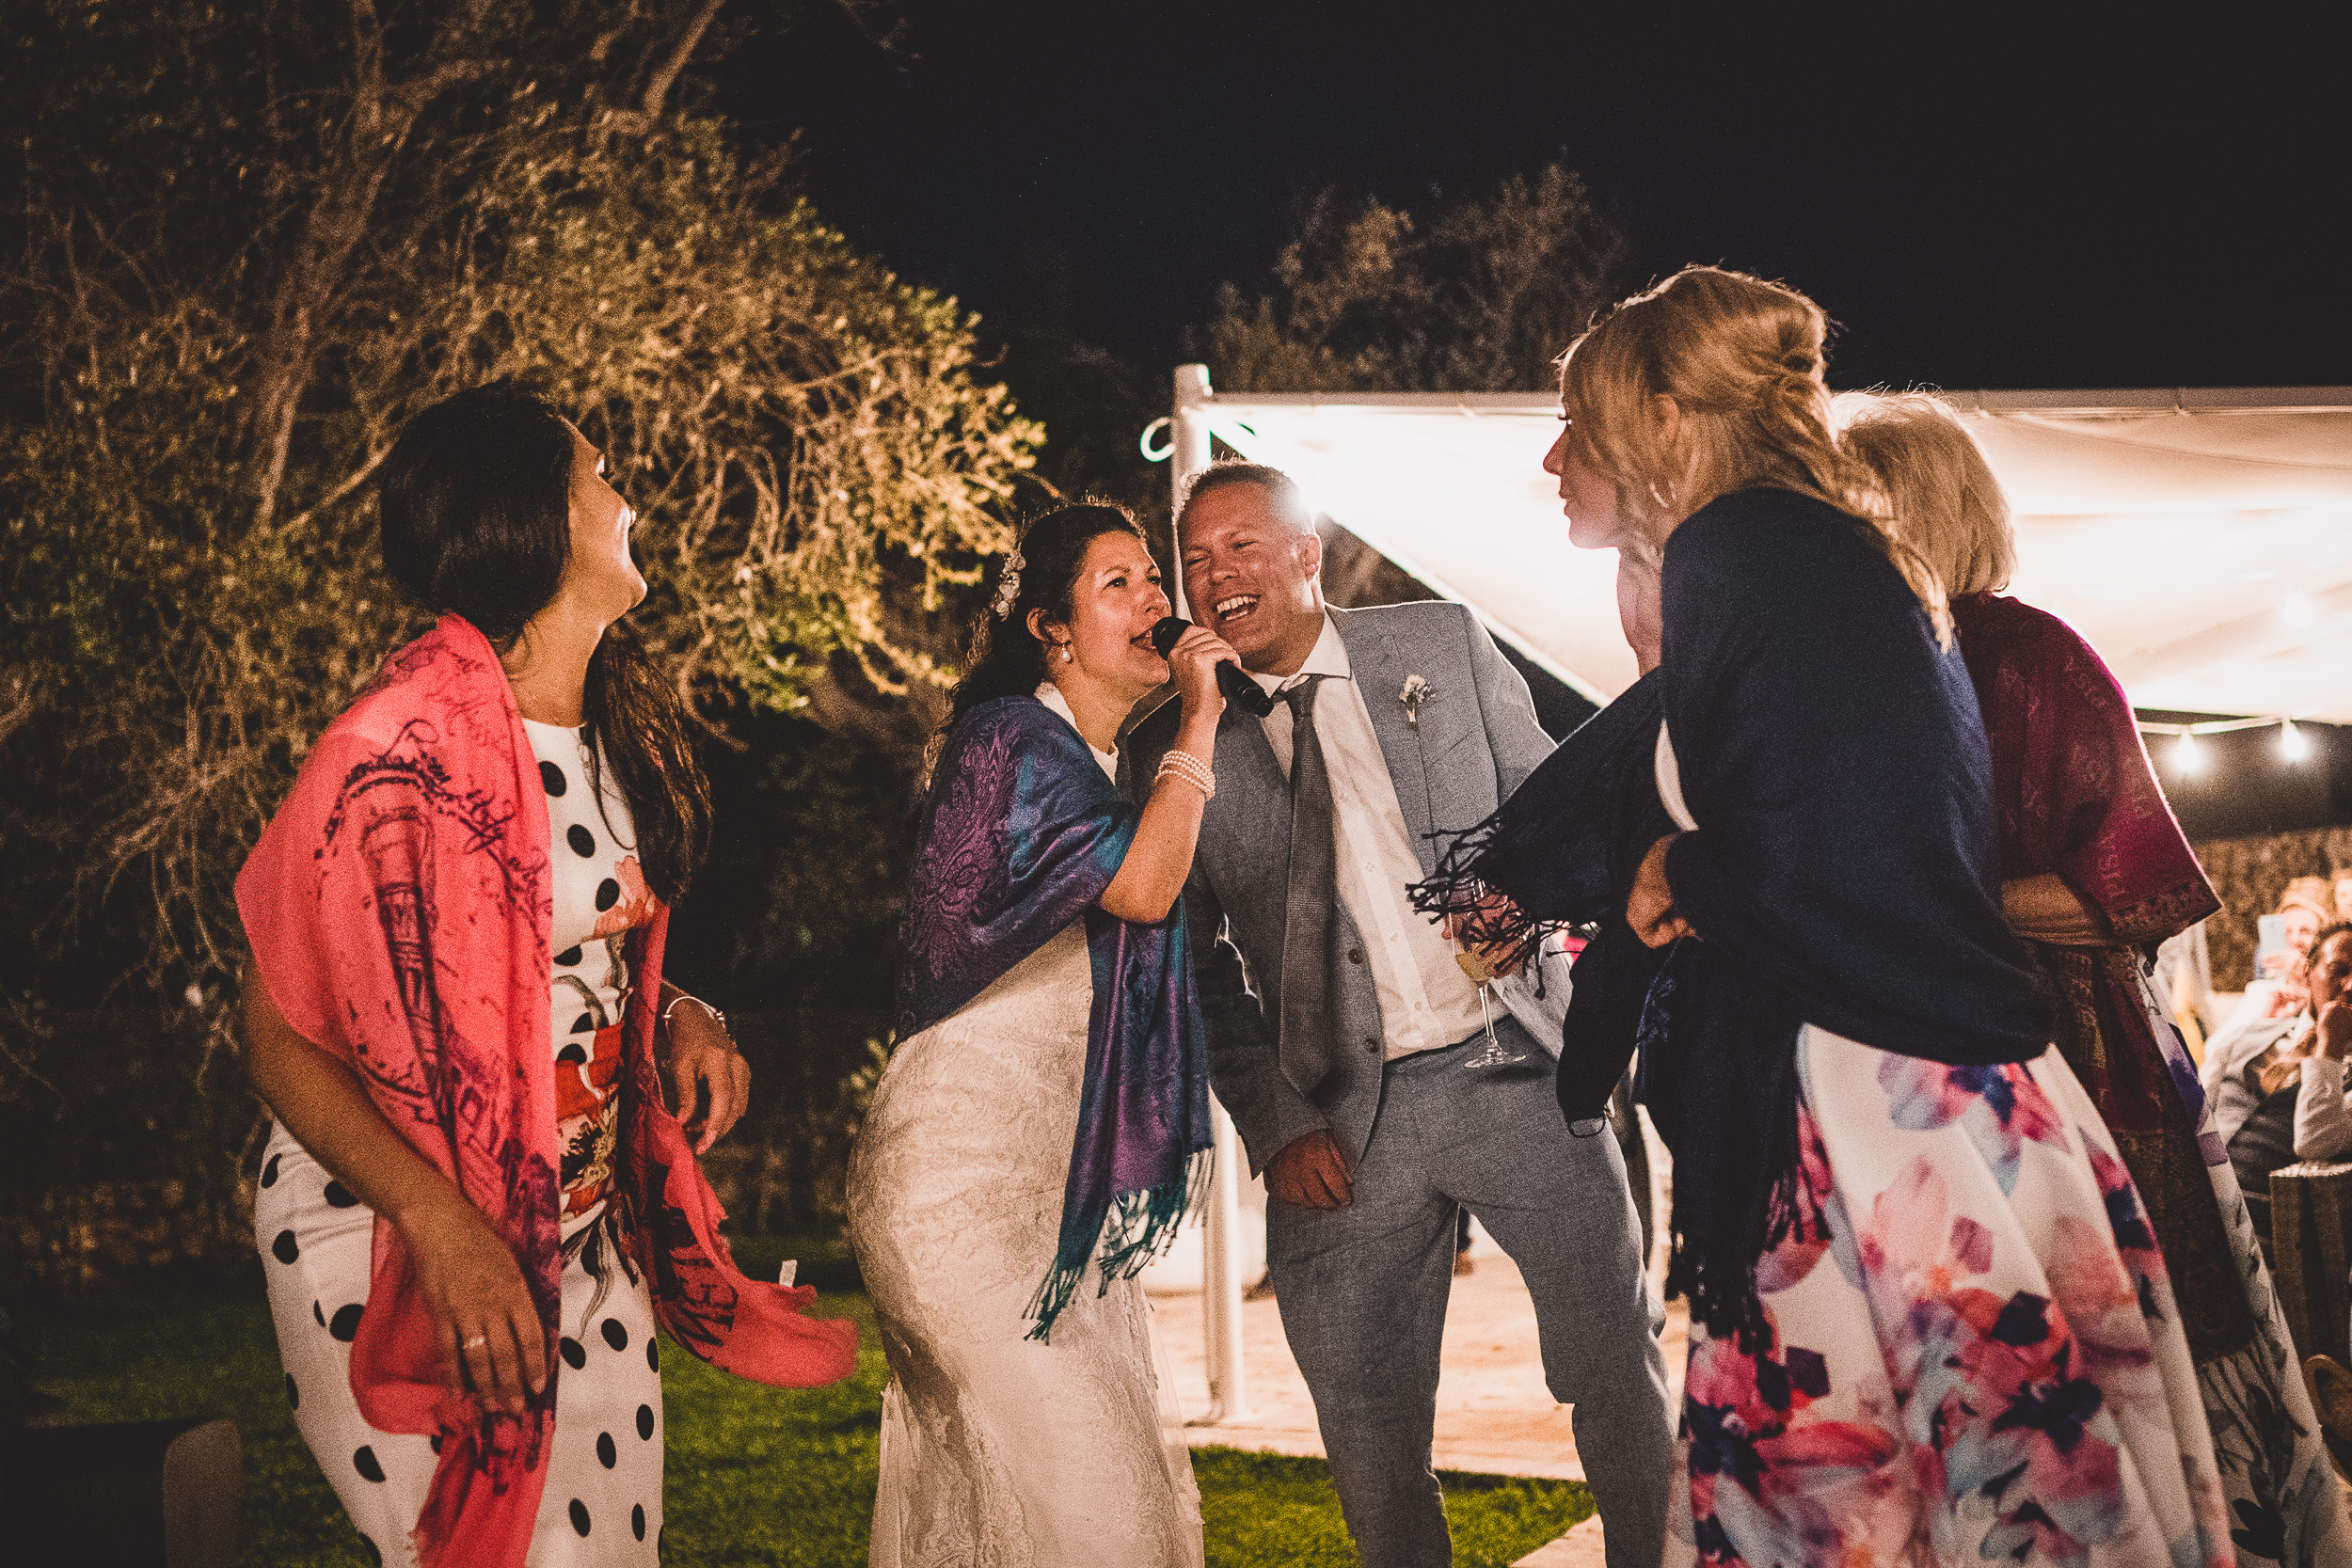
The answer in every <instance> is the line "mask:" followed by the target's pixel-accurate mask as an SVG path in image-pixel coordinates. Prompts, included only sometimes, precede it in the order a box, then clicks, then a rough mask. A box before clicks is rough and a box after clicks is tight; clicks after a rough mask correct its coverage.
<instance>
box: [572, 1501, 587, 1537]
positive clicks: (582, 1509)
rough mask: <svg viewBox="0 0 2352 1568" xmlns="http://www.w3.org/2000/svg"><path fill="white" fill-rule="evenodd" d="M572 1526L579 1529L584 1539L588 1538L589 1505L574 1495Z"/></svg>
mask: <svg viewBox="0 0 2352 1568" xmlns="http://www.w3.org/2000/svg"><path fill="white" fill-rule="evenodd" d="M572 1528H573V1529H575V1530H577V1531H579V1532H580V1536H581V1538H582V1539H585V1538H586V1536H587V1534H588V1505H587V1504H586V1503H584V1502H581V1501H580V1499H579V1498H578V1497H574V1498H573V1499H572Z"/></svg>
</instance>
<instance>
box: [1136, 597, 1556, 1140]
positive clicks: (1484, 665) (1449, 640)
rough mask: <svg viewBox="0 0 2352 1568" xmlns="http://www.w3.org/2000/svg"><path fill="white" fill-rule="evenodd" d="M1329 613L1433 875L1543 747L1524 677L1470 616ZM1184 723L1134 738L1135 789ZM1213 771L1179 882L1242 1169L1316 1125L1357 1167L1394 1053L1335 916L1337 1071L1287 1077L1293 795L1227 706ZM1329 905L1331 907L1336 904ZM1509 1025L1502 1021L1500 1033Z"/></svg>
mask: <svg viewBox="0 0 2352 1568" xmlns="http://www.w3.org/2000/svg"><path fill="white" fill-rule="evenodd" d="M1331 614H1332V617H1333V619H1334V620H1335V621H1336V622H1337V624H1338V626H1339V632H1340V641H1342V642H1343V643H1344V644H1345V645H1346V648H1347V660H1348V665H1349V668H1350V670H1351V672H1352V673H1353V675H1354V678H1355V681H1356V684H1357V686H1358V688H1359V689H1360V691H1361V692H1362V695H1363V699H1364V706H1365V708H1366V709H1367V710H1368V711H1369V712H1370V713H1371V715H1372V727H1373V731H1374V733H1375V735H1377V736H1379V740H1380V750H1381V752H1382V754H1383V756H1384V757H1385V758H1386V760H1387V762H1388V765H1389V778H1390V781H1391V783H1392V784H1394V785H1395V787H1396V799H1397V803H1398V804H1399V805H1400V806H1402V807H1403V808H1404V812H1405V822H1406V827H1407V828H1409V829H1410V830H1411V831H1412V832H1413V833H1414V835H1415V845H1414V847H1415V848H1416V850H1417V851H1418V852H1419V854H1420V857H1421V863H1422V871H1423V872H1424V873H1426V872H1431V871H1434V870H1435V869H1436V857H1437V852H1438V845H1437V844H1435V843H1433V842H1432V841H1430V840H1429V839H1427V838H1424V837H1422V836H1421V835H1422V834H1425V833H1429V832H1460V831H1462V830H1463V829H1465V828H1469V827H1470V826H1472V825H1473V824H1475V823H1476V822H1478V821H1479V819H1480V818H1482V817H1484V816H1486V815H1487V814H1488V813H1489V812H1492V811H1493V810H1494V809H1495V807H1496V806H1498V805H1499V804H1501V803H1502V800H1503V798H1504V797H1505V796H1508V795H1509V794H1510V793H1511V792H1512V791H1513V790H1515V789H1517V788H1518V786H1519V784H1520V782H1521V781H1522V780H1524V779H1525V778H1526V777H1527V775H1528V774H1530V773H1532V772H1534V769H1535V765H1536V764H1537V763H1539V762H1541V761H1543V759H1544V758H1545V756H1546V755H1548V754H1549V752H1550V751H1551V744H1552V743H1551V739H1550V737H1549V736H1547V735H1545V734H1544V731H1543V726H1542V725H1540V724H1538V723H1537V722H1536V721H1535V705H1534V700H1533V699H1531V698H1530V697H1529V695H1528V691H1527V683H1526V681H1524V680H1522V679H1521V678H1520V677H1519V673H1518V671H1517V670H1514V669H1512V668H1511V666H1510V665H1509V664H1508V663H1507V662H1506V661H1505V660H1504V659H1503V657H1502V654H1501V652H1500V651H1498V650H1497V649H1496V647H1495V645H1494V640H1493V639H1492V638H1490V637H1489V636H1487V634H1486V628H1485V627H1484V626H1480V625H1479V624H1478V621H1477V619H1476V617H1474V616H1472V615H1471V614H1470V610H1468V609H1467V608H1466V607H1464V606H1462V605H1458V604H1451V603H1443V602H1431V603H1422V604H1401V605H1384V606H1381V607H1379V608H1377V609H1372V610H1333V611H1331ZM1411 675H1420V676H1421V677H1422V679H1423V680H1425V681H1426V682H1428V684H1429V688H1430V695H1429V696H1428V697H1427V698H1426V699H1425V700H1424V701H1423V702H1422V707H1421V722H1420V723H1419V724H1418V725H1415V724H1412V723H1409V722H1407V721H1406V711H1405V705H1404V703H1403V701H1402V700H1401V699H1400V698H1399V696H1398V693H1399V691H1400V690H1402V689H1403V688H1404V685H1405V682H1406V677H1407V676H1411ZM1177 720H1178V713H1177V709H1176V705H1175V704H1174V703H1169V704H1167V705H1165V706H1163V707H1162V708H1161V709H1160V711H1159V712H1157V713H1154V714H1152V716H1151V717H1149V718H1147V719H1146V720H1144V721H1143V722H1142V723H1140V724H1138V725H1137V726H1136V729H1135V730H1134V732H1133V733H1132V734H1131V735H1130V736H1129V737H1128V743H1127V762H1128V768H1127V771H1128V774H1129V776H1130V777H1131V778H1133V779H1135V780H1136V781H1149V780H1150V779H1151V778H1152V774H1153V772H1154V770H1156V769H1157V768H1158V767H1159V760H1160V757H1161V756H1162V755H1163V754H1164V753H1166V752H1167V751H1168V747H1169V746H1170V745H1172V744H1174V740H1175V734H1176V724H1177ZM1290 813H1291V798H1290V783H1289V781H1288V779H1286V778H1285V777H1284V776H1283V773H1282V768H1281V765H1280V764H1279V762H1277V761H1276V760H1275V756H1274V748H1273V747H1272V746H1271V745H1269V744H1268V743H1267V741H1266V737H1265V731H1264V729H1263V726H1262V725H1261V723H1260V722H1259V721H1257V720H1255V719H1253V718H1250V717H1249V716H1248V714H1245V713H1242V712H1240V711H1238V710H1237V709H1235V708H1232V707H1230V706H1229V707H1228V708H1227V709H1226V710H1225V716H1224V718H1223V719H1222V720H1221V721H1219V722H1218V724H1217V732H1216V799H1215V800H1211V801H1210V802H1209V804H1208V809H1207V811H1206V813H1205V814H1204V815H1203V816H1202V818H1201V823H1200V849H1199V851H1198V852H1197V853H1196V854H1195V855H1194V857H1193V863H1192V875H1191V877H1190V879H1188V880H1187V881H1186V882H1185V884H1184V909H1185V915H1186V919H1187V921H1188V922H1189V925H1190V927H1191V931H1190V935H1191V938H1192V943H1191V945H1192V953H1193V969H1194V974H1195V977H1196V979H1197V982H1198V985H1199V990H1200V1003H1201V1009H1202V1011H1203V1012H1204V1013H1205V1014H1206V1016H1207V1020H1208V1026H1209V1063H1210V1077H1211V1081H1212V1082H1213V1083H1214V1084H1215V1085H1216V1096H1217V1099H1218V1100H1219V1101H1222V1102H1223V1104H1224V1106H1225V1109H1226V1111H1227V1113H1228V1114H1230V1115H1231V1116H1232V1118H1233V1125H1234V1127H1235V1129H1236V1130H1237V1131H1238V1132H1240V1133H1241V1138H1242V1143H1243V1145H1244V1146H1245V1147H1246V1148H1248V1150H1249V1167H1250V1169H1251V1170H1252V1171H1257V1170H1262V1169H1263V1168H1264V1166H1265V1163H1266V1162H1267V1161H1268V1160H1270V1159H1272V1158H1273V1157H1274V1155H1275V1154H1276V1153H1278V1152H1279V1151H1280V1150H1281V1148H1283V1147H1284V1146H1286V1145H1288V1144H1289V1143H1291V1142H1292V1141H1293V1140H1294V1139H1296V1138H1299V1137H1301V1136H1303V1135H1305V1134H1306V1133H1309V1132H1315V1131H1317V1130H1318V1129H1328V1130H1329V1131H1330V1132H1331V1133H1332V1135H1333V1136H1334V1137H1335V1138H1337V1139H1338V1141H1339V1145H1340V1148H1341V1150H1342V1151H1343V1153H1344V1154H1345V1155H1346V1156H1347V1158H1348V1160H1349V1162H1350V1163H1351V1164H1352V1163H1354V1162H1356V1161H1358V1160H1359V1159H1361V1158H1362V1156H1363V1151H1364V1145H1365V1143H1366V1141H1367V1140H1368V1139H1369V1138H1370V1137H1371V1135H1372V1121H1373V1116H1374V1114H1375V1112H1376V1111H1377V1110H1378V1109H1379V1106H1380V1083H1381V1074H1382V1069H1383V1068H1384V1067H1385V1066H1386V1064H1387V1058H1388V1048H1387V1044H1386V1040H1385V1036H1384V1033H1383V1030H1382V1027H1381V1021H1380V1002H1379V998H1378V995H1377V993H1376V991H1375V986H1374V982H1373V977H1372V970H1371V968H1370V966H1369V965H1368V964H1366V962H1365V961H1364V946H1363V939H1362V937H1361V935H1360V934H1359V932H1358V930H1357V928H1356V924H1355V921H1354V920H1353V919H1352V918H1351V917H1350V916H1349V914H1348V912H1347V909H1346V907H1345V906H1344V905H1339V906H1338V907H1337V910H1336V913H1337V915H1338V925H1339V930H1338V932H1337V934H1336V940H1335V942H1334V947H1335V949H1336V951H1337V952H1339V953H1341V954H1343V955H1344V958H1342V959H1341V960H1339V961H1338V962H1336V963H1335V966H1334V967H1335V970H1336V973H1335V974H1333V975H1332V978H1331V985H1330V990H1329V992H1328V995H1329V997H1330V1003H1331V1007H1332V1010H1333V1013H1334V1018H1333V1028H1334V1029H1335V1030H1336V1031H1337V1038H1338V1040H1339V1043H1340V1050H1339V1052H1338V1057H1339V1065H1338V1066H1337V1067H1335V1068H1334V1069H1332V1070H1331V1072H1330V1073H1329V1075H1328V1076H1327V1077H1326V1078H1325V1079H1324V1080H1323V1081H1322V1082H1321V1083H1319V1084H1312V1085H1305V1086H1302V1085H1301V1084H1300V1083H1299V1082H1298V1079H1299V1076H1300V1075H1299V1073H1298V1072H1297V1071H1296V1070H1295V1064H1294V1070H1291V1071H1286V1070H1285V1069H1284V1066H1283V1064H1282V1062H1281V1060H1280V1058H1279V1050H1278V1045H1277V1040H1276V1033H1277V1031H1276V1028H1275V1022H1274V1021H1275V1020H1277V1019H1279V1018H1280V1017H1281V1010H1280V998H1279V995H1277V994H1276V992H1277V988H1279V985H1280V983H1281V974H1282V927H1283V925H1284V924H1285V920H1286V906H1287V903H1288V892H1289V881H1290ZM1332 896H1333V901H1334V903H1335V904H1337V900H1338V894H1337V892H1336V891H1334V893H1333V895H1332ZM1508 1022H1509V1021H1508V1018H1507V1015H1505V1016H1504V1017H1503V1018H1502V1020H1501V1021H1499V1022H1498V1028H1499V1029H1500V1028H1502V1027H1503V1026H1504V1024H1507V1023H1508ZM1512 1027H1514V1028H1515V1029H1516V1025H1513V1026H1512ZM1531 1049H1533V1047H1531Z"/></svg>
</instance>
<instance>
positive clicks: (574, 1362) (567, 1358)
mask: <svg viewBox="0 0 2352 1568" xmlns="http://www.w3.org/2000/svg"><path fill="white" fill-rule="evenodd" d="M556 1352H557V1354H560V1355H562V1356H563V1357H564V1365H565V1366H566V1367H569V1368H570V1369H571V1370H574V1371H578V1370H580V1368H582V1367H585V1366H586V1365H588V1350H587V1347H586V1346H584V1345H582V1344H581V1343H580V1341H579V1340H577V1339H575V1338H572V1337H571V1336H570V1335H568V1334H566V1335H564V1339H563V1342H562V1343H561V1344H559V1345H557V1346H556Z"/></svg>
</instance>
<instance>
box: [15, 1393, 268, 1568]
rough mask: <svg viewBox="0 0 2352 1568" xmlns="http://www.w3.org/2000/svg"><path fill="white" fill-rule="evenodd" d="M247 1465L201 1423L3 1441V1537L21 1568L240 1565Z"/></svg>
mask: <svg viewBox="0 0 2352 1568" xmlns="http://www.w3.org/2000/svg"><path fill="white" fill-rule="evenodd" d="M243 1465H244V1446H243V1445H242V1444H241V1443H239V1442H238V1440H237V1428H236V1423H234V1422H233V1421H227V1420H217V1419H214V1418H207V1417H202V1416H199V1417H194V1418H188V1419H184V1420H176V1421H135V1422H129V1423H125V1424H122V1425H118V1426H87V1427H34V1428H29V1429H26V1430H24V1431H21V1432H11V1433H0V1540H6V1541H7V1542H8V1561H9V1562H11V1563H20V1564H22V1565H23V1568H51V1565H53V1564H54V1565H56V1568H68V1565H69V1564H70V1565H72V1568H236V1563H237V1513H238V1508H239V1504H240V1501H241V1499H242V1497H243V1496H244V1480H243ZM19 1554H22V1555H19Z"/></svg>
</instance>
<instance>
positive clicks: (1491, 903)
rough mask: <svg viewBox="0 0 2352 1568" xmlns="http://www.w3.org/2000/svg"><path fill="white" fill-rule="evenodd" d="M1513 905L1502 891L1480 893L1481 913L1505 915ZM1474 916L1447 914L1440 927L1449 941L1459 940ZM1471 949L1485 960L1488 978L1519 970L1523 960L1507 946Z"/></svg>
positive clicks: (1479, 904)
mask: <svg viewBox="0 0 2352 1568" xmlns="http://www.w3.org/2000/svg"><path fill="white" fill-rule="evenodd" d="M1511 907H1512V905H1511V900H1509V899H1508V898H1505V897H1504V896H1503V895H1501V894H1500V893H1491V892H1489V893H1481V894H1480V895H1478V913H1479V914H1482V915H1503V914H1507V913H1509V912H1510V911H1511ZM1472 918H1473V917H1472V916H1470V915H1469V914H1450V915H1447V916H1446V917H1445V919H1444V920H1443V921H1442V922H1441V923H1440V924H1439V927H1438V928H1439V929H1440V930H1442V931H1444V932H1445V935H1446V940H1447V941H1448V942H1458V941H1460V940H1461V936H1462V927H1463V926H1464V925H1466V924H1467V923H1468V922H1469V921H1470V920H1471V919H1472ZM1470 951H1471V952H1472V953H1475V954H1476V955H1478V957H1479V958H1482V959H1483V960H1485V970H1486V978H1487V979H1492V980H1500V979H1502V977H1503V976H1504V975H1506V974H1512V973H1514V972H1515V971H1517V970H1518V967H1519V964H1520V962H1521V959H1520V958H1518V955H1516V954H1511V953H1510V951H1509V949H1508V948H1506V947H1502V946H1492V947H1472V948H1471V949H1470ZM1506 954H1507V955H1508V957H1507V958H1506V957H1505V956H1506ZM1464 968H1465V972H1466V973H1467V972H1468V966H1467V965H1466V966H1464ZM1470 977H1471V979H1473V980H1476V979H1478V978H1479V976H1477V975H1475V974H1473V975H1471V976H1470Z"/></svg>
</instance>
